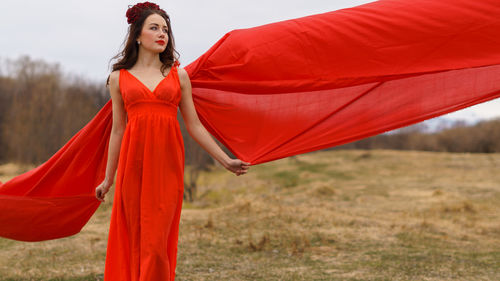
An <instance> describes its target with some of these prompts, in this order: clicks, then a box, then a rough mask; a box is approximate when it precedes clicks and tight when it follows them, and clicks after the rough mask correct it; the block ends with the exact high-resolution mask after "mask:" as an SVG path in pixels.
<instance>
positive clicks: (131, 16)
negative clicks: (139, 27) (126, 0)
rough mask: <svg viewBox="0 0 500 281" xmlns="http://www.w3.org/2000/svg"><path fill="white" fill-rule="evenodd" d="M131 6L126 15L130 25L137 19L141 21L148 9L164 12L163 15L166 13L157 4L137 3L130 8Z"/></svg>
mask: <svg viewBox="0 0 500 281" xmlns="http://www.w3.org/2000/svg"><path fill="white" fill-rule="evenodd" d="M130 6H131V5H129V6H128V7H129V8H128V10H127V14H126V16H127V22H128V23H130V24H132V23H134V22H135V21H136V20H137V19H139V17H140V16H141V13H142V12H143V11H144V10H147V9H151V10H158V11H162V12H163V13H165V11H164V10H162V9H160V6H158V5H156V4H155V3H151V2H144V3H137V4H135V5H134V6H132V7H130ZM165 14H166V13H165Z"/></svg>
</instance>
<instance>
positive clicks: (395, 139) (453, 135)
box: [336, 119, 500, 153]
mask: <svg viewBox="0 0 500 281" xmlns="http://www.w3.org/2000/svg"><path fill="white" fill-rule="evenodd" d="M465 124H466V123H464V122H460V121H458V122H455V123H454V124H452V125H450V126H449V128H445V129H441V130H439V131H436V132H426V129H425V126H422V125H421V124H417V125H414V126H409V127H406V128H403V129H401V130H398V132H396V133H388V134H380V135H377V136H373V137H370V138H366V139H362V140H359V141H356V142H352V143H349V144H345V145H342V146H338V147H337V148H336V149H395V150H420V151H438V152H469V153H498V152H500V119H493V120H485V121H480V122H477V123H476V124H474V125H465Z"/></svg>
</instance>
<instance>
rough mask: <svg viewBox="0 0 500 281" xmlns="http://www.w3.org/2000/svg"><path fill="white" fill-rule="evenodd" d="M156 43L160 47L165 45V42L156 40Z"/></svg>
mask: <svg viewBox="0 0 500 281" xmlns="http://www.w3.org/2000/svg"><path fill="white" fill-rule="evenodd" d="M156 43H158V44H160V45H164V44H165V41H163V40H158V41H156Z"/></svg>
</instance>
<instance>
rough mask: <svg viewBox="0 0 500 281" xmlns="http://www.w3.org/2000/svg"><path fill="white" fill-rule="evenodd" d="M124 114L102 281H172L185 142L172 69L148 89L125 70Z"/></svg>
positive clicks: (122, 78)
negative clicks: (180, 124)
mask: <svg viewBox="0 0 500 281" xmlns="http://www.w3.org/2000/svg"><path fill="white" fill-rule="evenodd" d="M119 81H120V82H119V85H120V92H121V94H122V98H123V101H124V105H125V110H126V111H127V126H126V129H125V132H124V135H123V139H122V144H121V149H120V157H119V162H118V170H117V173H116V175H117V179H116V185H115V195H114V202H113V208H112V211H111V221H110V228H109V237H108V246H107V252H106V263H105V270H104V280H106V281H129V280H144V281H146V280H147V281H152V280H174V277H175V266H176V257H177V239H178V231H179V220H180V214H181V207H182V200H183V191H184V181H183V177H184V142H183V139H182V135H181V131H180V127H179V123H178V121H177V107H178V104H179V101H180V99H181V89H180V84H179V77H178V73H177V65H175V66H173V67H172V68H171V70H170V72H169V73H168V75H167V76H166V77H165V78H164V79H163V80H162V81H161V82H160V83H159V84H158V85H157V86H156V88H155V89H154V90H153V91H151V90H150V89H148V88H147V87H146V86H145V85H144V84H143V83H142V82H141V81H139V80H138V79H137V78H136V77H135V76H133V75H132V74H131V73H130V72H128V71H127V70H125V69H121V70H120V78H119Z"/></svg>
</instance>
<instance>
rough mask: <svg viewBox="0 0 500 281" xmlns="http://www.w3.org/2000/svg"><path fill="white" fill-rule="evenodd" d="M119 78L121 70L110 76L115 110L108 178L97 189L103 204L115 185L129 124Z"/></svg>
mask: <svg viewBox="0 0 500 281" xmlns="http://www.w3.org/2000/svg"><path fill="white" fill-rule="evenodd" d="M119 76H120V72H119V70H115V71H113V72H111V74H110V75H109V92H110V95H111V102H112V108H113V109H112V111H113V125H112V127H111V135H110V137H109V147H108V160H107V164H106V176H105V178H104V180H103V181H102V183H101V184H100V185H99V186H97V187H96V198H97V199H98V200H100V201H102V202H104V195H105V194H106V193H107V192H108V191H109V188H110V187H111V185H113V181H114V179H115V173H116V168H117V166H118V158H119V156H120V147H121V142H122V137H123V133H124V132H125V126H126V123H127V121H126V117H127V114H126V112H125V108H124V105H123V99H122V96H121V94H120V88H119V84H118V81H119Z"/></svg>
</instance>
